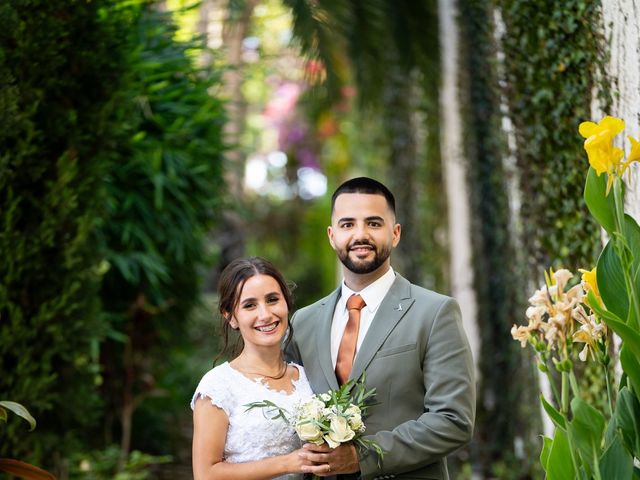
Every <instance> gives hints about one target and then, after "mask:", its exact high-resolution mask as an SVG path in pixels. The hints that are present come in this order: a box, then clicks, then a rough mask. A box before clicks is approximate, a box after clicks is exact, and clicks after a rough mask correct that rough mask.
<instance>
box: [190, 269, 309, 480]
mask: <svg viewBox="0 0 640 480" xmlns="http://www.w3.org/2000/svg"><path fill="white" fill-rule="evenodd" d="M218 294H219V311H220V313H221V315H222V320H223V337H224V350H223V352H224V351H226V350H227V347H228V341H229V329H234V330H238V331H239V332H240V337H241V338H240V339H239V340H240V341H241V345H242V351H241V352H240V354H239V355H238V356H236V357H235V358H234V359H233V360H231V361H230V362H225V363H223V364H221V365H219V366H217V367H215V368H213V369H212V370H210V371H209V372H207V373H206V374H205V375H204V377H202V380H201V381H200V383H199V384H198V387H197V388H196V391H195V394H194V396H193V400H192V401H191V408H192V409H193V427H194V428H193V475H194V479H195V480H210V479H225V480H233V479H242V480H266V479H273V478H278V479H287V480H299V479H302V478H303V475H302V473H301V472H303V470H304V467H305V466H308V465H311V463H310V462H309V461H308V460H306V459H305V458H304V455H300V453H301V452H302V449H301V448H300V447H301V443H300V440H299V439H298V436H297V435H296V433H295V430H294V429H293V427H291V426H289V425H287V424H286V423H285V422H284V421H283V420H282V419H276V420H272V419H270V418H267V417H266V416H265V415H264V412H263V411H262V410H261V409H253V410H250V411H248V412H247V411H246V410H247V409H246V407H245V405H247V404H248V403H251V402H256V401H262V400H270V401H272V402H273V403H275V404H276V405H278V406H280V407H283V408H285V409H286V410H288V411H292V409H293V408H294V407H295V405H296V404H297V403H298V402H300V401H303V400H305V399H307V398H308V397H310V396H311V395H312V391H311V387H310V386H309V382H308V381H307V377H306V376H305V373H304V370H303V368H302V367H301V366H299V365H296V364H293V363H289V364H287V363H286V362H285V361H284V357H283V354H282V340H283V338H284V336H285V335H286V333H287V329H288V328H290V326H289V320H288V315H289V309H290V308H291V306H292V298H291V292H290V290H289V288H288V286H287V283H286V282H285V280H284V278H283V277H282V274H281V273H280V272H279V271H278V270H277V269H276V268H275V267H274V266H273V265H272V264H271V263H269V262H268V261H266V260H264V259H261V258H258V257H253V258H248V259H239V260H235V261H233V262H232V263H230V264H229V266H227V268H225V270H224V271H223V272H222V275H221V277H220V283H219V287H218ZM290 337H291V335H289V338H290Z"/></svg>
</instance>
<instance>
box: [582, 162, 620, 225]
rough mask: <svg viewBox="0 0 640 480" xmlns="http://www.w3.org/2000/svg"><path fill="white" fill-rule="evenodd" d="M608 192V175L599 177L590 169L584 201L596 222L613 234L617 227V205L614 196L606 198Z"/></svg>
mask: <svg viewBox="0 0 640 480" xmlns="http://www.w3.org/2000/svg"><path fill="white" fill-rule="evenodd" d="M606 190H607V177H606V175H600V176H598V174H597V173H596V171H595V170H594V169H593V167H591V168H589V173H587V180H586V183H585V186H584V201H585V202H586V204H587V208H588V209H589V212H591V215H593V217H594V218H595V219H596V221H597V222H598V223H599V224H600V225H602V228H604V229H605V230H606V231H607V232H609V233H611V232H613V231H614V230H615V226H616V222H615V205H614V200H613V195H609V196H606V195H605V194H606Z"/></svg>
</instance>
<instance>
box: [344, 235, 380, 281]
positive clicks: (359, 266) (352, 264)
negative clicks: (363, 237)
mask: <svg viewBox="0 0 640 480" xmlns="http://www.w3.org/2000/svg"><path fill="white" fill-rule="evenodd" d="M357 245H368V246H370V247H371V248H372V249H373V253H374V255H373V259H371V260H359V259H356V260H352V259H351V257H349V251H350V250H351V248H353V247H355V246H357ZM389 255H391V247H389V246H387V247H385V248H381V249H380V250H378V248H377V247H376V246H375V245H374V244H372V243H369V242H354V243H352V244H351V245H349V246H348V247H347V249H346V250H338V258H339V259H340V261H341V262H342V264H343V265H344V266H345V267H347V268H348V269H349V270H350V271H352V272H353V273H357V274H365V273H371V272H374V271H375V270H377V269H378V267H380V265H382V264H383V263H384V262H386V260H387V258H389Z"/></svg>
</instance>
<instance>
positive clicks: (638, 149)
mask: <svg viewBox="0 0 640 480" xmlns="http://www.w3.org/2000/svg"><path fill="white" fill-rule="evenodd" d="M627 138H628V139H629V141H630V142H631V151H630V152H629V158H628V159H627V166H628V165H629V164H630V163H631V162H637V161H640V142H638V140H636V139H635V138H633V137H632V136H631V135H627Z"/></svg>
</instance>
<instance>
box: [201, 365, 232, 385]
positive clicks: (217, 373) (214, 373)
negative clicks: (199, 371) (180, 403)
mask: <svg viewBox="0 0 640 480" xmlns="http://www.w3.org/2000/svg"><path fill="white" fill-rule="evenodd" d="M230 369H231V366H230V365H229V362H224V363H221V364H220V365H218V366H215V367H213V368H212V369H211V370H209V371H208V372H207V373H205V374H204V375H203V376H202V378H201V379H200V385H210V384H212V383H218V382H220V381H225V379H226V378H228V377H229V375H230V373H231V372H230Z"/></svg>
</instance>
